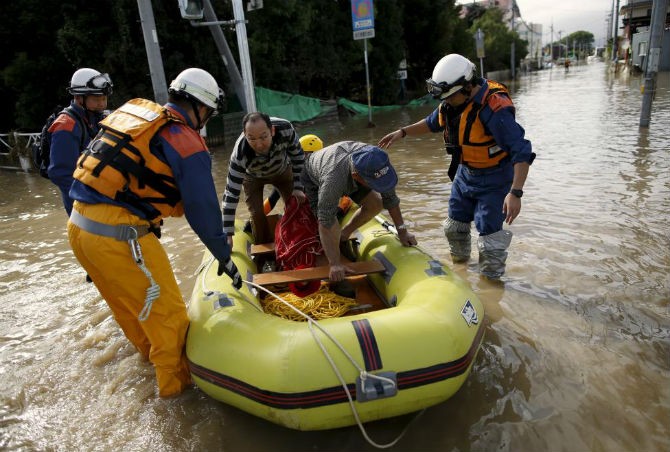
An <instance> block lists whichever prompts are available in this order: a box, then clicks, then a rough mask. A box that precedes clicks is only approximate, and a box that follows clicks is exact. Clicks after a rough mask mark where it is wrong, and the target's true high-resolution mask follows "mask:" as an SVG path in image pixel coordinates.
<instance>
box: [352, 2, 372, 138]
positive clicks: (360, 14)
mask: <svg viewBox="0 0 670 452" xmlns="http://www.w3.org/2000/svg"><path fill="white" fill-rule="evenodd" d="M351 26H352V28H353V32H354V40H358V39H363V47H364V57H365V83H366V86H367V93H368V127H374V124H373V123H372V101H371V99H370V72H369V69H368V38H374V37H375V14H374V9H373V6H372V0H351Z"/></svg>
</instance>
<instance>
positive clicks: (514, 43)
mask: <svg viewBox="0 0 670 452" xmlns="http://www.w3.org/2000/svg"><path fill="white" fill-rule="evenodd" d="M515 6H516V1H515V0H512V53H511V55H510V66H511V68H512V80H514V79H515V76H516V73H515V67H514V66H515V64H514V60H515V59H516V58H515V55H514V54H515V53H516V39H515V38H514V31H515V26H514V7H515Z"/></svg>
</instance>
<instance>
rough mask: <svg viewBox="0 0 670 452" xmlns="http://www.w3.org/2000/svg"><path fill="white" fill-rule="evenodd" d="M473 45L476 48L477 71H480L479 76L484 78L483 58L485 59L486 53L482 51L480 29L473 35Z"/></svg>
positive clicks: (482, 39)
mask: <svg viewBox="0 0 670 452" xmlns="http://www.w3.org/2000/svg"><path fill="white" fill-rule="evenodd" d="M475 45H476V47H477V58H479V70H480V71H481V76H482V77H484V57H486V51H485V50H484V32H483V31H482V29H481V28H478V29H477V33H475Z"/></svg>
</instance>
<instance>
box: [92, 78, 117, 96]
mask: <svg viewBox="0 0 670 452" xmlns="http://www.w3.org/2000/svg"><path fill="white" fill-rule="evenodd" d="M113 86H114V84H113V83H112V80H111V79H110V78H109V74H98V75H95V76H93V77H91V78H90V79H89V80H88V82H86V87H87V88H92V89H98V90H101V91H102V93H103V94H107V95H109V94H112V87H113Z"/></svg>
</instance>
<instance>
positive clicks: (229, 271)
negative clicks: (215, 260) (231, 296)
mask: <svg viewBox="0 0 670 452" xmlns="http://www.w3.org/2000/svg"><path fill="white" fill-rule="evenodd" d="M224 273H225V274H226V275H228V276H229V277H230V279H232V280H233V287H234V288H236V289H237V290H240V289H241V288H242V275H240V272H239V270H238V269H237V267H236V266H235V264H234V263H233V260H232V259H231V258H230V257H228V258H227V259H226V260H225V261H219V268H218V269H217V270H216V275H217V276H221V275H223V274H224Z"/></svg>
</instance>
